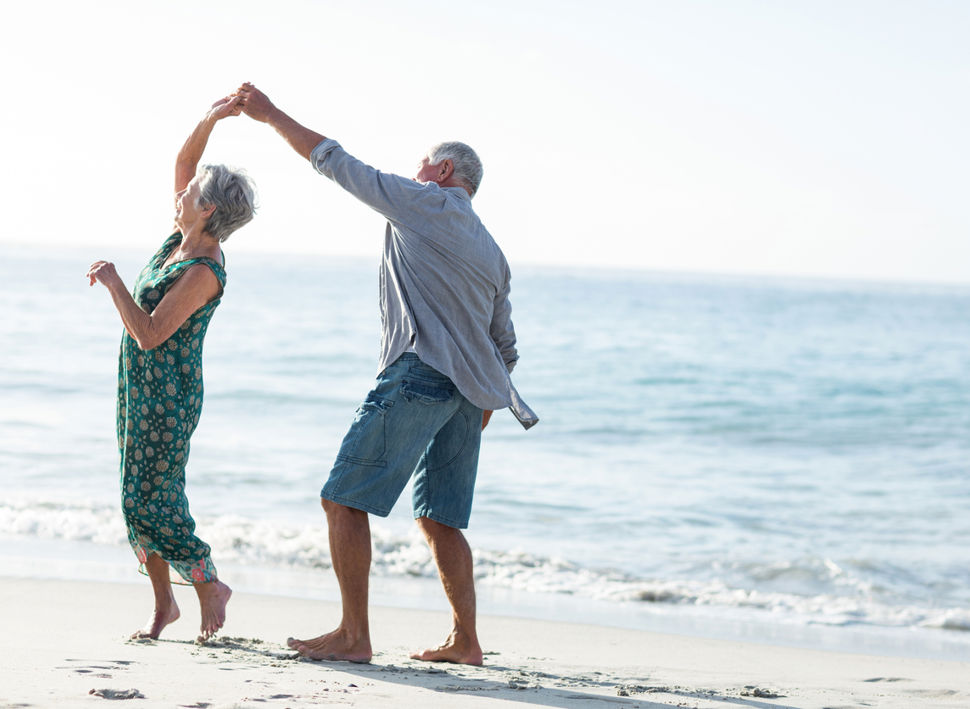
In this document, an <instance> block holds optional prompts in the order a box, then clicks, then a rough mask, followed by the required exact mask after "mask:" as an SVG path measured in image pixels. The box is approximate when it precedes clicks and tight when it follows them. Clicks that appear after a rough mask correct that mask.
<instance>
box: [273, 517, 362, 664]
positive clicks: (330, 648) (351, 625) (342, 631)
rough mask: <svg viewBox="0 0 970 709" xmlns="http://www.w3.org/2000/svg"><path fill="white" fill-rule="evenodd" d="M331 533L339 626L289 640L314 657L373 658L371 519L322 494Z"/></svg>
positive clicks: (298, 649)
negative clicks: (369, 610) (340, 614)
mask: <svg viewBox="0 0 970 709" xmlns="http://www.w3.org/2000/svg"><path fill="white" fill-rule="evenodd" d="M320 504H321V505H323V509H324V510H325V511H326V513H327V528H328V531H329V533H330V558H331V559H332V560H333V570H334V573H336V574H337V582H338V583H339V584H340V600H341V602H342V605H343V617H342V618H341V620H340V625H339V626H337V629H336V630H334V631H332V632H330V633H326V634H325V635H320V636H319V637H316V638H313V639H311V640H296V639H295V638H289V639H288V640H287V641H286V644H287V645H289V646H290V647H291V648H293V649H294V650H296V651H297V652H299V653H300V654H301V655H303V656H305V657H309V658H310V659H311V660H346V661H349V662H370V660H371V657H372V656H373V652H372V650H371V645H370V625H369V623H368V617H367V591H368V577H369V576H370V561H371V548H370V522H369V521H368V519H367V513H366V512H363V511H361V510H356V509H353V508H352V507H344V506H343V505H339V504H337V503H336V502H331V501H330V500H327V499H324V498H321V499H320Z"/></svg>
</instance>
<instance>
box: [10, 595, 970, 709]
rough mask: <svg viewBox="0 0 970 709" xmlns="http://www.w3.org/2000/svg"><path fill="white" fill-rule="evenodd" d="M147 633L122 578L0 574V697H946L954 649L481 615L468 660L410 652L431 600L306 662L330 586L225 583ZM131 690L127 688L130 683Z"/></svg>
mask: <svg viewBox="0 0 970 709" xmlns="http://www.w3.org/2000/svg"><path fill="white" fill-rule="evenodd" d="M175 590H176V597H177V599H178V602H179V605H180V606H181V609H182V618H181V619H180V620H179V621H178V622H177V623H175V624H173V625H172V626H170V627H169V628H167V629H166V633H165V634H164V635H163V638H162V639H160V640H159V641H155V642H151V641H149V642H130V641H127V640H126V638H127V636H128V634H129V633H130V632H131V631H133V630H134V629H135V628H137V627H138V626H140V624H141V623H142V622H143V621H144V619H145V617H146V616H147V612H148V611H149V610H150V598H151V597H150V591H149V590H148V588H147V583H146V587H141V586H138V585H136V584H131V583H108V582H90V581H61V580H37V579H27V578H8V577H0V598H2V599H3V601H4V602H3V603H2V608H3V610H2V611H0V618H2V623H3V627H4V629H5V631H6V632H5V633H3V634H2V638H3V640H2V644H3V646H4V647H3V650H4V655H5V657H6V658H8V659H7V660H6V661H5V669H6V672H5V676H6V677H7V681H6V682H5V683H4V684H3V686H2V687H0V704H2V705H5V706H10V705H20V706H53V705H55V704H56V705H57V706H58V707H72V706H90V705H91V702H94V701H97V699H98V697H97V696H96V695H90V694H88V692H89V690H92V689H93V690H110V691H109V692H107V694H110V693H111V692H118V693H123V692H126V691H129V690H137V693H138V694H140V695H141V697H142V698H141V700H140V701H139V703H138V706H192V707H227V706H239V707H248V706H263V707H265V706H279V707H283V706H308V705H317V704H333V703H340V704H344V705H350V706H355V707H370V706H422V707H437V706H441V707H472V706H483V705H488V706H496V707H499V706H521V705H522V704H523V703H528V704H538V705H542V706H555V707H581V706H589V705H590V704H591V703H595V704H596V705H599V706H602V705H604V702H605V703H606V705H607V706H621V707H643V708H644V709H647V708H659V707H670V706H685V705H686V706H694V707H700V708H702V709H703V708H706V707H715V706H717V707H723V706H724V703H725V702H730V703H733V704H741V705H742V706H749V707H769V706H778V707H808V708H815V707H817V708H818V709H822V708H823V707H831V706H845V705H848V704H851V705H864V704H868V705H877V706H880V707H912V706H934V707H936V706H938V707H960V706H966V705H967V704H968V702H970V680H968V678H970V663H968V662H958V661H946V660H927V659H919V658H911V657H888V656H877V655H863V654H855V653H845V652H834V651H819V650H808V649H804V648H793V647H788V646H780V645H766V644H756V643H748V642H740V641H728V640H720V639H710V638H699V637H692V636H683V635H673V634H666V633H659V632H649V631H643V630H630V629H620V628H614V627H604V626H595V625H583V624H577V623H567V622H562V621H557V622H550V621H545V620H530V619H525V618H510V617H503V616H496V615H489V614H482V615H480V618H479V626H480V627H479V630H480V635H481V637H482V641H483V648H484V650H485V653H486V659H485V665H484V666H483V667H466V666H456V665H447V664H443V663H434V664H432V663H423V662H419V661H415V660H410V659H409V658H408V653H409V652H410V651H412V650H415V649H420V648H423V647H428V646H433V645H436V644H437V643H439V642H440V641H441V640H443V639H444V636H445V634H446V633H447V630H448V627H449V621H450V619H449V615H448V613H447V612H441V611H428V610H418V609H401V608H388V607H386V606H381V605H376V606H373V607H372V622H371V628H372V637H373V644H374V650H375V655H374V659H373V661H372V663H371V664H369V665H351V664H349V663H328V662H311V661H307V660H303V659H299V658H298V656H297V655H296V653H293V652H292V651H290V650H289V649H288V648H287V647H286V646H285V644H284V643H285V640H286V637H287V636H289V635H294V636H296V637H306V636H313V635H316V634H319V633H320V632H324V631H327V630H330V629H332V627H333V626H334V625H336V620H337V618H338V614H339V606H338V605H337V604H336V603H334V602H331V601H321V600H307V599H299V598H288V597H283V596H267V595H258V594H250V593H246V592H241V591H239V590H238V589H237V590H236V592H235V593H234V595H233V598H232V601H231V602H230V605H229V616H228V620H227V624H226V627H225V628H224V633H223V634H221V635H219V636H217V638H216V639H215V641H214V642H211V643H210V644H209V645H206V646H199V645H196V644H195V642H194V638H195V636H196V634H197V628H198V610H197V608H198V606H197V604H196V602H195V596H194V594H193V593H192V590H191V589H188V588H181V587H177V588H176V589H175ZM133 696H134V695H133Z"/></svg>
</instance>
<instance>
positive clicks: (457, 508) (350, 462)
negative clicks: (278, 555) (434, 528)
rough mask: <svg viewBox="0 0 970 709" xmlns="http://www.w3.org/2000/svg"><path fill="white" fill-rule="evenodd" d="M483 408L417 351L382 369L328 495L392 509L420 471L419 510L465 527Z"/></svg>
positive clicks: (381, 511)
mask: <svg viewBox="0 0 970 709" xmlns="http://www.w3.org/2000/svg"><path fill="white" fill-rule="evenodd" d="M481 436H482V410H481V409H480V408H478V407H477V406H475V405H474V404H472V403H471V402H470V401H468V399H466V398H465V397H464V396H462V394H461V393H460V392H459V391H458V389H457V388H456V387H455V385H454V384H453V383H452V381H451V380H450V379H449V378H448V377H446V376H445V375H444V374H442V373H441V372H439V371H437V370H436V369H432V368H431V367H429V366H428V365H426V364H424V363H423V362H422V361H421V360H420V359H418V356H417V355H416V354H413V353H405V354H403V355H401V356H400V357H399V358H398V359H397V360H396V361H395V362H394V364H392V365H390V366H389V367H388V368H387V369H385V370H384V371H383V372H381V373H380V374H379V375H378V376H377V383H376V384H375V385H374V389H373V390H372V391H371V392H370V394H368V395H367V399H366V400H365V401H364V403H363V404H361V405H360V407H359V408H358V409H357V415H356V417H355V418H354V422H353V424H351V426H350V431H348V432H347V435H346V436H345V437H344V440H343V443H342V444H341V445H340V452H339V453H338V454H337V462H336V463H334V466H333V469H332V470H331V471H330V478H329V479H328V480H327V482H326V484H325V485H324V486H323V490H321V491H320V496H321V497H324V498H326V499H328V500H333V501H334V502H336V503H338V504H341V505H344V506H346V507H353V508H355V509H359V510H363V511H365V512H369V513H371V514H375V515H379V516H381V517H386V516H387V515H388V514H390V512H391V508H392V507H393V506H394V503H395V502H397V499H398V497H400V496H401V492H402V491H403V490H404V487H405V486H406V485H407V483H408V480H409V479H410V478H411V476H412V475H413V476H414V493H413V499H412V504H413V508H414V517H415V519H417V518H418V517H428V518H430V519H432V520H434V521H435V522H440V523H441V524H445V525H448V526H449V527H456V528H459V529H464V528H465V527H467V526H468V518H469V516H470V515H471V509H472V494H473V493H474V490H475V474H476V472H477V470H478V449H479V445H480V443H481Z"/></svg>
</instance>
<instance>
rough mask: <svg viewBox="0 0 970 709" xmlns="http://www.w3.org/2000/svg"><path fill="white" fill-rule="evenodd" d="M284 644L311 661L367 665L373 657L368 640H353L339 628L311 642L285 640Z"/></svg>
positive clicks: (365, 638)
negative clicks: (333, 661)
mask: <svg viewBox="0 0 970 709" xmlns="http://www.w3.org/2000/svg"><path fill="white" fill-rule="evenodd" d="M286 644H287V645H288V646H289V647H290V649H292V650H296V651H297V652H298V653H300V654H301V655H303V656H304V657H307V658H309V659H311V660H335V661H343V662H361V663H367V662H370V661H371V657H373V656H374V653H373V652H372V651H371V647H370V638H368V637H364V638H360V639H358V640H354V639H353V638H352V637H351V636H350V634H349V633H347V632H345V631H344V630H341V629H340V628H337V629H336V630H334V631H333V632H332V633H327V634H326V635H321V636H319V637H316V638H313V639H312V640H297V639H296V638H287V640H286Z"/></svg>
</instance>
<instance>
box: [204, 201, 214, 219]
mask: <svg viewBox="0 0 970 709" xmlns="http://www.w3.org/2000/svg"><path fill="white" fill-rule="evenodd" d="M215 211H216V205H214V204H207V205H206V206H205V209H203V210H202V217H203V219H208V218H209V217H211V216H212V215H213V213H214V212H215Z"/></svg>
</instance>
